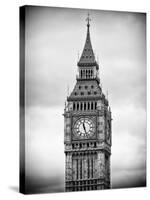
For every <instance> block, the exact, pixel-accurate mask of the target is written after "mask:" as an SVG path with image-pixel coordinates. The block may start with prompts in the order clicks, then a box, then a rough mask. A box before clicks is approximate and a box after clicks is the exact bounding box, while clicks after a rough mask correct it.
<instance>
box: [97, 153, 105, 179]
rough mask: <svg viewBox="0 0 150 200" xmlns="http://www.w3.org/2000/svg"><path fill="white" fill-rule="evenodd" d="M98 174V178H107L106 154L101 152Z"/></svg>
mask: <svg viewBox="0 0 150 200" xmlns="http://www.w3.org/2000/svg"><path fill="white" fill-rule="evenodd" d="M97 172H98V173H97V175H98V176H97V177H98V178H103V177H104V176H105V154H104V153H103V152H101V151H99V152H98V154H97Z"/></svg>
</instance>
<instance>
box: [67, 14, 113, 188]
mask: <svg viewBox="0 0 150 200" xmlns="http://www.w3.org/2000/svg"><path fill="white" fill-rule="evenodd" d="M89 22H90V18H89V16H88V18H87V35H86V41H85V45H84V49H83V52H82V54H81V57H80V59H79V62H78V63H77V65H78V72H79V73H78V75H77V78H76V84H75V87H74V89H73V91H72V92H71V94H70V95H69V96H68V97H67V103H66V105H65V109H64V144H65V159H66V160H65V190H66V191H83V190H100V189H109V188H110V187H111V183H110V155H111V110H110V107H109V103H108V100H107V99H106V97H105V95H104V93H103V91H102V88H101V87H100V79H99V76H98V74H99V65H98V63H97V61H96V59H95V55H94V52H93V49H92V45H91V39H90V23H89Z"/></svg>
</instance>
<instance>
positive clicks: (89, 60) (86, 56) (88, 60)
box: [78, 14, 98, 68]
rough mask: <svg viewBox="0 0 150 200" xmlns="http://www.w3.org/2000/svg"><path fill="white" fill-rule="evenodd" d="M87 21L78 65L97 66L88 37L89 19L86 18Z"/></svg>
mask: <svg viewBox="0 0 150 200" xmlns="http://www.w3.org/2000/svg"><path fill="white" fill-rule="evenodd" d="M86 20H87V21H88V23H87V35H86V41H85V45H84V49H83V51H82V54H81V57H80V59H79V62H78V66H79V67H80V66H96V67H97V68H98V64H97V62H96V60H95V55H94V52H93V48H92V44H91V39H90V23H89V21H90V20H91V19H90V18H89V14H88V18H87V19H86Z"/></svg>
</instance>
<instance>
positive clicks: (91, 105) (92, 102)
mask: <svg viewBox="0 0 150 200" xmlns="http://www.w3.org/2000/svg"><path fill="white" fill-rule="evenodd" d="M91 110H93V102H92V103H91Z"/></svg>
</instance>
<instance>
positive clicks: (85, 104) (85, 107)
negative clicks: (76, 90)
mask: <svg viewBox="0 0 150 200" xmlns="http://www.w3.org/2000/svg"><path fill="white" fill-rule="evenodd" d="M84 110H86V102H84Z"/></svg>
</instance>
